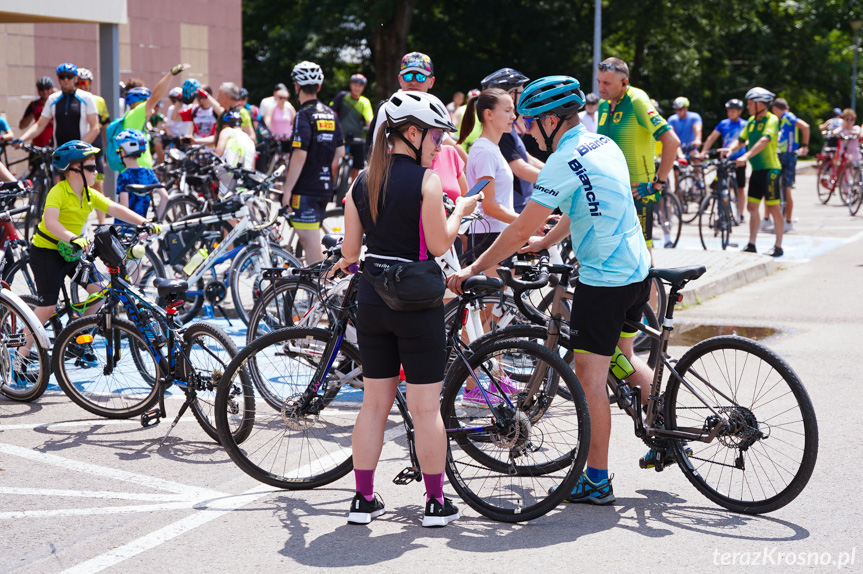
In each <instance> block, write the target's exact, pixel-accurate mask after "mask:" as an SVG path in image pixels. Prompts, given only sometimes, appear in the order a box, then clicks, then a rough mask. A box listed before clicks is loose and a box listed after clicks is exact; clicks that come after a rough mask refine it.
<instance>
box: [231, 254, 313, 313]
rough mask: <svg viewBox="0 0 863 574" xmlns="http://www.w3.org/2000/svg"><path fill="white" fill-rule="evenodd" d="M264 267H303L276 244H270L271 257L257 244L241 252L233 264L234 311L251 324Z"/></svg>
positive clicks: (232, 292) (232, 295) (232, 289)
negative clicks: (250, 316) (267, 256)
mask: <svg viewBox="0 0 863 574" xmlns="http://www.w3.org/2000/svg"><path fill="white" fill-rule="evenodd" d="M264 267H295V268H296V267H302V265H301V264H300V262H299V260H298V259H297V258H296V257H294V256H293V255H291V254H290V253H288V252H287V251H285V250H284V249H282V248H281V247H277V246H275V245H270V258H269V260H267V258H266V257H264V252H263V251H262V250H261V248H260V247H258V246H257V245H253V246H250V247H249V248H246V249H244V250H243V251H242V253H240V254H239V255H238V256H237V257H236V259H234V262H233V263H232V264H231V272H230V276H231V298H232V299H233V301H234V311H236V313H237V315H239V317H240V320H242V321H243V323H245V324H246V326H248V325H249V314H250V313H251V312H252V309H253V308H254V306H255V301H257V300H258V299H259V298H260V296H261V277H262V276H263V269H264Z"/></svg>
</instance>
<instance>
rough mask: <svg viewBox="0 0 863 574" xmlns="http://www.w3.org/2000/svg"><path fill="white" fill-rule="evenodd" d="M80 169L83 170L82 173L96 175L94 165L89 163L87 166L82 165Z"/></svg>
mask: <svg viewBox="0 0 863 574" xmlns="http://www.w3.org/2000/svg"><path fill="white" fill-rule="evenodd" d="M81 169H83V170H84V171H89V172H90V173H96V164H95V163H89V164H87V165H82V166H81Z"/></svg>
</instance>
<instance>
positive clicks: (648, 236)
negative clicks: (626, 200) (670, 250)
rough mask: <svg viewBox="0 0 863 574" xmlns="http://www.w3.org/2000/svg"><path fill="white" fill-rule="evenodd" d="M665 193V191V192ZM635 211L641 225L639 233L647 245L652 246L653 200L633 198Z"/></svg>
mask: <svg viewBox="0 0 863 574" xmlns="http://www.w3.org/2000/svg"><path fill="white" fill-rule="evenodd" d="M666 193H667V192H666ZM633 200H634V201H635V213H636V214H638V223H639V224H640V225H641V234H642V235H643V236H644V242H645V243H647V246H648V247H653V206H654V204H655V202H654V201H644V200H643V199H635V198H633Z"/></svg>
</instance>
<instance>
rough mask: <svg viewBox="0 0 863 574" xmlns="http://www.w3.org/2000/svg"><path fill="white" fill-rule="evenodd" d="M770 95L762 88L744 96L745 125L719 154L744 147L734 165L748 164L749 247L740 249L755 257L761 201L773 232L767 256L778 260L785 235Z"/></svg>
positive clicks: (776, 128)
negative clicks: (749, 172)
mask: <svg viewBox="0 0 863 574" xmlns="http://www.w3.org/2000/svg"><path fill="white" fill-rule="evenodd" d="M773 98H774V94H773V93H772V92H770V91H768V90H765V89H764V88H752V89H751V90H749V91H748V92H746V106H747V108H748V110H749V121H747V122H746V127H745V128H743V131H742V132H740V136H739V137H738V139H737V141H736V142H734V144H733V145H732V146H731V147H730V148H726V149H725V150H723V151H727V152H728V153H734V152H735V151H736V150H737V149H738V148H740V147H741V146H744V145H745V146H747V150H746V153H744V154H743V155H741V156H739V157H738V158H737V165H738V166H741V165H746V162H747V160H748V161H749V163H750V164H752V175H751V176H750V177H749V198H748V201H747V202H746V210H747V211H748V212H749V243H748V244H747V245H746V247H745V248H744V249H743V251H746V252H748V253H755V252H756V250H755V238H756V237H757V236H758V228H759V226H760V218H759V217H758V207H759V206H760V205H761V200H762V199H763V200H764V204H765V206H766V210H767V213H769V214H770V215H771V217H772V219H773V225H774V227H775V228H776V243H775V244H774V246H773V250H772V251H770V252H769V253H768V255H772V256H773V257H782V255H783V254H784V251H782V234H783V232H784V231H785V226H784V225H783V224H784V220H783V219H782V209H781V206H780V203H781V198H780V197H779V174H780V173H781V172H782V164H780V163H779V157H778V156H777V152H776V150H777V142H778V141H779V120H778V119H777V117H776V116H774V115H773V114H771V113H770V111H769V110H770V104H771V102H773Z"/></svg>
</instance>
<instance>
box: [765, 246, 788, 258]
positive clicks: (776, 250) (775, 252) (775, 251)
mask: <svg viewBox="0 0 863 574" xmlns="http://www.w3.org/2000/svg"><path fill="white" fill-rule="evenodd" d="M767 255H769V256H770V257H782V256H783V255H785V251H783V250H782V248H781V247H774V248H773V249H771V250H770V251H768V252H767Z"/></svg>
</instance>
